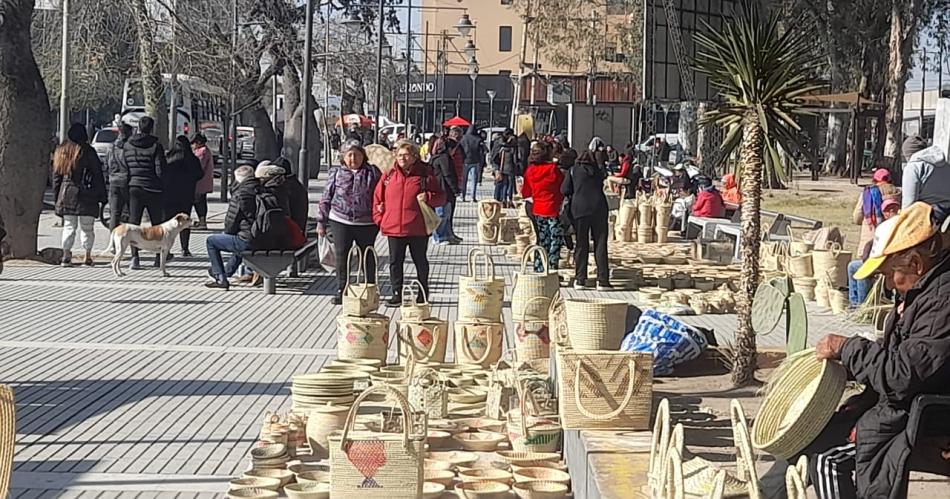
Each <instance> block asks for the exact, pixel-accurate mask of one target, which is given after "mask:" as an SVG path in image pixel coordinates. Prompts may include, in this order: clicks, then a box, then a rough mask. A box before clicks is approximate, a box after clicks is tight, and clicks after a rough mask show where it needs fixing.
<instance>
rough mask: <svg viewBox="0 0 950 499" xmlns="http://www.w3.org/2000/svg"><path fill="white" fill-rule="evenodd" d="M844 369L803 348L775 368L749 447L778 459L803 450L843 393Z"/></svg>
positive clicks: (819, 430) (824, 422) (828, 416)
mask: <svg viewBox="0 0 950 499" xmlns="http://www.w3.org/2000/svg"><path fill="white" fill-rule="evenodd" d="M846 381H847V372H846V371H845V369H844V367H843V366H842V365H841V364H838V363H837V362H833V361H828V360H818V358H817V357H815V349H814V348H811V349H807V350H802V351H801V352H798V353H796V354H794V355H792V356H790V357H788V358H787V359H786V360H785V362H783V363H782V365H781V366H779V368H778V369H777V370H776V372H775V373H773V375H772V379H771V380H770V381H769V385H768V388H767V393H768V394H767V395H766V397H765V401H764V402H763V403H762V407H761V409H759V414H758V415H757V416H756V418H755V424H754V425H753V426H752V446H753V447H755V448H756V449H759V450H762V451H764V452H768V453H769V454H772V455H773V456H775V457H777V458H780V459H788V458H790V457H792V456H794V455H796V454H798V453H799V452H801V450H802V449H804V448H805V447H806V446H808V444H810V443H811V442H812V441H813V440H814V439H815V437H817V436H818V435H819V434H820V433H821V431H822V430H823V429H824V428H825V425H826V424H827V423H828V421H829V420H830V419H831V416H832V415H833V414H834V412H835V410H836V409H837V408H838V403H839V401H840V400H841V395H842V393H844V386H845V382H846Z"/></svg>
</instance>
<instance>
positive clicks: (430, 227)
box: [417, 199, 442, 236]
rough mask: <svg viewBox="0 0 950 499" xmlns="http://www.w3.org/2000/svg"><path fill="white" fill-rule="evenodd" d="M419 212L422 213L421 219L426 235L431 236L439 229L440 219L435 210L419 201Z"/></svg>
mask: <svg viewBox="0 0 950 499" xmlns="http://www.w3.org/2000/svg"><path fill="white" fill-rule="evenodd" d="M417 201H419V210H420V211H422V219H423V220H425V223H426V234H428V235H430V236H431V235H432V233H433V232H435V229H436V228H438V227H439V224H440V223H442V219H441V218H440V217H439V215H438V214H437V213H436V212H435V210H434V209H433V208H432V207H431V206H429V203H426V202H425V201H423V200H421V199H419V200H417Z"/></svg>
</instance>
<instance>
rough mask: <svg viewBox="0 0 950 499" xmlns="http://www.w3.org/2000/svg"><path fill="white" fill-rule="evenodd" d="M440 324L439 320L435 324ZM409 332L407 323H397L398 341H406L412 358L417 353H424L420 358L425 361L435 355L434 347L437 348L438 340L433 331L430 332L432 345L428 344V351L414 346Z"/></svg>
mask: <svg viewBox="0 0 950 499" xmlns="http://www.w3.org/2000/svg"><path fill="white" fill-rule="evenodd" d="M408 322H415V321H408ZM417 324H425V322H423V321H420V322H417ZM442 324H443V323H442V322H439V323H438V324H437V326H441V325H442ZM410 332H411V329H410V327H409V324H405V323H402V322H400V323H399V330H398V334H399V341H402V342H404V343H406V345H407V347H408V348H409V354H410V355H411V356H412V357H413V358H416V354H417V353H424V354H425V357H424V358H422V359H420V360H425V361H427V360H430V359H432V356H433V355H435V351H436V349H438V347H439V342H438V341H437V339H436V336H435V333H433V334H432V346H430V347H429V351H428V352H426V351H424V350H422V349H421V348H416V343H415V341H413V339H412V336H410V334H409V333H410Z"/></svg>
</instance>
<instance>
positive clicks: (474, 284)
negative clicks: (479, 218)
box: [458, 248, 505, 322]
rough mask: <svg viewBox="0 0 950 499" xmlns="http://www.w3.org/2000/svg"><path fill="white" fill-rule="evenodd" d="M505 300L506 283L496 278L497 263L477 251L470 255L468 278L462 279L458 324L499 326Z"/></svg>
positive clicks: (460, 279)
mask: <svg viewBox="0 0 950 499" xmlns="http://www.w3.org/2000/svg"><path fill="white" fill-rule="evenodd" d="M479 262H480V263H481V265H478V263H479ZM479 270H481V272H479ZM504 300H505V280H504V279H503V278H496V277H495V262H494V261H493V260H492V258H491V256H489V255H488V254H487V253H485V252H484V251H483V250H481V249H479V248H473V249H472V251H471V252H469V254H468V275H466V276H461V277H459V301H458V320H460V321H473V320H484V321H494V322H498V321H499V320H501V309H502V306H503V304H504Z"/></svg>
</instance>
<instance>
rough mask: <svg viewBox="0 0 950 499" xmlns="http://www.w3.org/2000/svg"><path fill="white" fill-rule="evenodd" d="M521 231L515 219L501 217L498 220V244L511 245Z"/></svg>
mask: <svg viewBox="0 0 950 499" xmlns="http://www.w3.org/2000/svg"><path fill="white" fill-rule="evenodd" d="M520 230H521V227H520V225H519V224H518V218H517V217H501V218H499V219H498V242H499V243H501V244H512V243H514V242H515V236H517V235H518V232H519V231H520Z"/></svg>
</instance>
